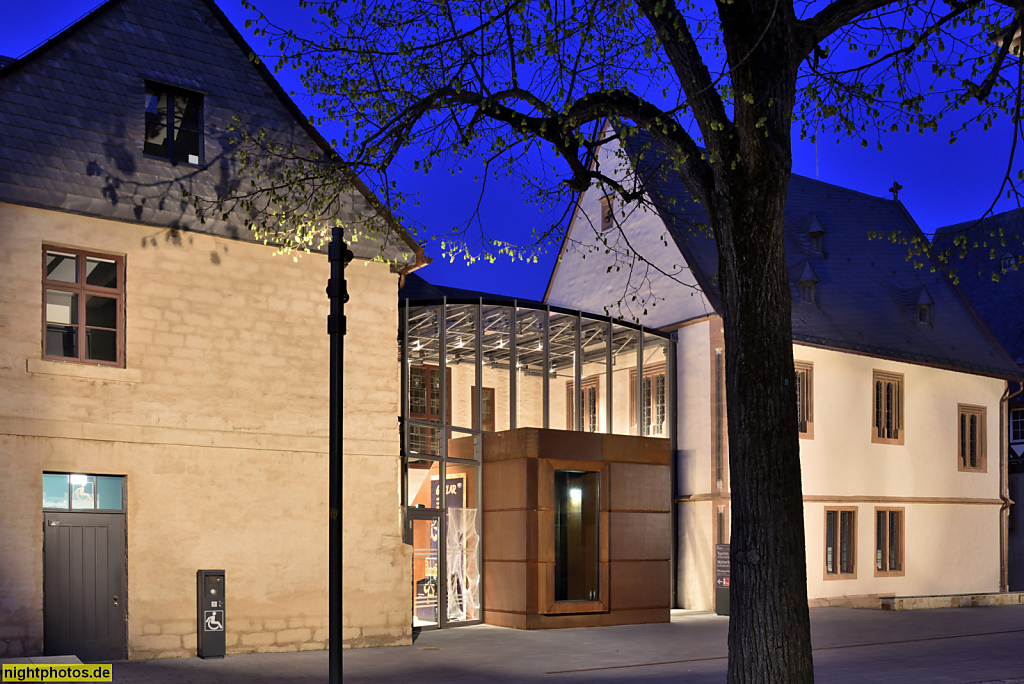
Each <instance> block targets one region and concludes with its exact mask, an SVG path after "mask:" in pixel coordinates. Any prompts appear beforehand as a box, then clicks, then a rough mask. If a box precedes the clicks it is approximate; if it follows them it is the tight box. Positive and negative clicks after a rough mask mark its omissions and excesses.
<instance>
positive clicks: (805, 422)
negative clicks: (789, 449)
mask: <svg viewBox="0 0 1024 684" xmlns="http://www.w3.org/2000/svg"><path fill="white" fill-rule="evenodd" d="M793 365H794V366H795V368H794V373H795V375H796V379H797V388H798V389H797V411H798V412H799V421H800V425H799V431H800V439H814V364H813V363H811V362H810V361H796V362H795V363H794V364H793Z"/></svg>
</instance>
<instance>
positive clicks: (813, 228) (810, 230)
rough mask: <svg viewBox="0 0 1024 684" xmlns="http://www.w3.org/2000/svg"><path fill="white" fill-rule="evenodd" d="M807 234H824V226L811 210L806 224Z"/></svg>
mask: <svg viewBox="0 0 1024 684" xmlns="http://www.w3.org/2000/svg"><path fill="white" fill-rule="evenodd" d="M807 234H808V235H824V234H825V226H823V225H821V221H820V220H818V217H817V215H815V213H814V212H813V211H812V212H811V218H810V223H809V224H808V226H807Z"/></svg>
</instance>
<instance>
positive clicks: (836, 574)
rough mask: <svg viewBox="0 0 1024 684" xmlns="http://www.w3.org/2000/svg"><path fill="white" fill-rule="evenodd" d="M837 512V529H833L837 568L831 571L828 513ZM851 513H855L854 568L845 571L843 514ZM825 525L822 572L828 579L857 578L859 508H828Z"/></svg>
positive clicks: (852, 546)
mask: <svg viewBox="0 0 1024 684" xmlns="http://www.w3.org/2000/svg"><path fill="white" fill-rule="evenodd" d="M829 513H835V514H836V516H835V529H834V530H833V539H834V540H835V550H834V552H833V553H834V556H835V558H834V563H833V567H835V570H834V571H833V572H829V570H828V533H829V524H828V514H829ZM843 513H850V514H852V515H853V522H852V524H851V525H850V539H849V542H850V553H849V556H850V563H851V565H852V570H849V571H847V572H843V570H842V567H843V565H842V557H841V553H842V530H843V524H842V514H843ZM824 518H825V527H824V530H823V533H822V542H823V543H822V551H823V553H822V574H823V575H824V578H825V579H826V580H844V579H857V509H856V508H826V509H825V515H824Z"/></svg>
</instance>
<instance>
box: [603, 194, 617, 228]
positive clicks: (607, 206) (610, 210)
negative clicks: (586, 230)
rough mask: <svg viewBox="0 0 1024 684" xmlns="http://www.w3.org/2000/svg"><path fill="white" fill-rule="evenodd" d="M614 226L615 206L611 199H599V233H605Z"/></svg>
mask: <svg viewBox="0 0 1024 684" xmlns="http://www.w3.org/2000/svg"><path fill="white" fill-rule="evenodd" d="M614 226H615V206H614V205H613V204H612V198H611V197H602V198H601V232H602V233H607V232H608V231H609V230H611V229H612V228H613V227H614Z"/></svg>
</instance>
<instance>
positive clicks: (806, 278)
mask: <svg viewBox="0 0 1024 684" xmlns="http://www.w3.org/2000/svg"><path fill="white" fill-rule="evenodd" d="M800 282H801V283H820V282H821V278H819V277H818V274H817V273H815V272H814V269H813V268H811V262H810V261H805V262H804V267H803V270H802V271H801V272H800Z"/></svg>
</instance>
